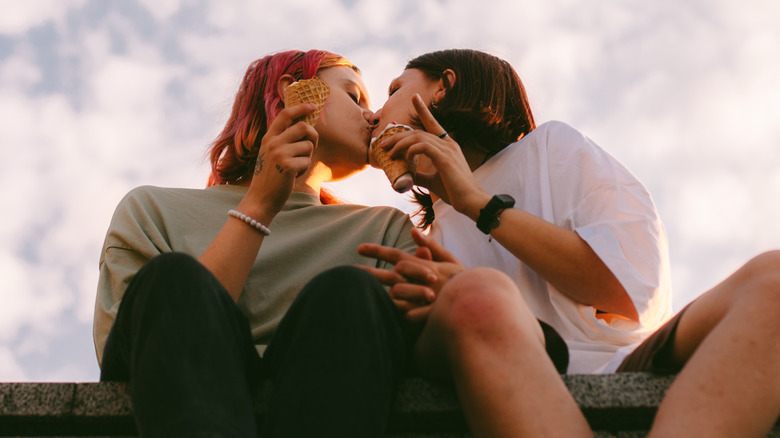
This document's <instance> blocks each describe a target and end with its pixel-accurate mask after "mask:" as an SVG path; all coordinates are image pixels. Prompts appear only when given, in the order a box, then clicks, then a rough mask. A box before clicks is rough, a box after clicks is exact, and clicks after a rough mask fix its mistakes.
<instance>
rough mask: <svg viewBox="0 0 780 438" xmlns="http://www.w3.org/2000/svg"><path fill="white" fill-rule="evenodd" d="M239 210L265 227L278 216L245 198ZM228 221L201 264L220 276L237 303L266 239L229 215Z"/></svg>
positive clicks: (202, 256)
mask: <svg viewBox="0 0 780 438" xmlns="http://www.w3.org/2000/svg"><path fill="white" fill-rule="evenodd" d="M236 210H238V211H240V212H241V213H244V214H246V215H247V216H250V217H251V218H253V219H255V220H257V221H258V222H260V223H262V224H264V225H266V226H267V225H269V224H270V223H271V221H272V220H273V218H274V216H275V214H271V213H270V212H269V211H268V210H267V209H265V208H263V207H261V206H256V205H253V203H251V202H248V201H247V200H246V198H245V200H244V201H242V202H241V203H240V204H239V205H238V207H236ZM225 218H226V222H225V225H223V226H222V229H220V231H219V233H218V234H217V235H216V236H215V237H214V240H212V241H211V243H210V244H209V246H208V247H207V248H206V250H205V251H204V252H203V254H201V256H200V257H199V258H198V261H200V262H201V263H202V264H203V265H204V266H205V267H206V268H207V269H208V270H209V271H211V273H212V274H214V276H215V277H217V279H218V280H219V281H220V283H222V286H223V287H224V288H225V289H227V291H228V293H229V294H230V296H231V297H232V298H233V301H238V299H239V297H240V296H241V291H242V290H243V289H244V284H245V283H246V280H247V278H249V273H250V272H251V270H252V266H253V265H254V263H255V260H256V259H257V254H258V252H259V251H260V247H261V245H262V243H263V239H264V238H265V236H264V235H263V234H262V233H260V232H258V231H257V230H255V229H254V228H253V227H251V226H250V225H248V224H246V223H244V222H243V221H241V220H239V219H236V218H233V217H230V216H228V215H227V212H225Z"/></svg>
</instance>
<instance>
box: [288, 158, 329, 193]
mask: <svg viewBox="0 0 780 438" xmlns="http://www.w3.org/2000/svg"><path fill="white" fill-rule="evenodd" d="M331 176H332V174H331V171H330V169H329V168H328V166H326V165H324V164H322V163H321V162H315V163H314V165H313V166H312V167H311V168H310V169H309V170H307V171H306V173H304V174H303V175H301V176H299V177H298V178H295V183H294V184H293V191H294V192H303V193H311V194H314V195H317V196H319V195H320V189H321V188H322V183H323V182H325V181H330V179H331Z"/></svg>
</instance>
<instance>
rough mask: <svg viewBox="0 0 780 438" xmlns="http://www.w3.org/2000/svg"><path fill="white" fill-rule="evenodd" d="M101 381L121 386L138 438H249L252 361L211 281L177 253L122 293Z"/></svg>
mask: <svg viewBox="0 0 780 438" xmlns="http://www.w3.org/2000/svg"><path fill="white" fill-rule="evenodd" d="M102 362H103V367H102V372H101V378H100V379H101V381H110V380H129V382H130V393H131V398H132V402H133V410H134V413H135V418H136V424H137V426H138V431H139V434H140V435H141V436H150V437H157V436H159V437H177V436H187V437H205V436H209V437H217V436H218V437H251V436H256V435H257V427H256V422H255V416H254V410H253V406H252V394H251V389H250V388H251V387H253V384H254V382H253V379H254V380H257V379H259V372H260V358H259V356H258V355H257V351H256V350H255V348H254V346H253V343H252V338H251V333H250V330H249V324H248V322H247V319H246V317H245V316H244V315H243V314H242V313H241V312H240V311H239V309H238V307H237V306H236V305H235V303H234V302H233V300H232V299H231V298H230V296H229V295H228V293H227V291H225V290H224V288H223V287H222V285H221V284H220V283H219V281H218V280H217V279H216V278H215V277H214V276H213V275H212V274H211V273H210V272H209V271H208V270H207V269H206V268H205V267H203V266H202V265H201V264H200V263H198V262H197V261H196V260H195V259H193V258H192V257H190V256H188V255H184V254H177V253H172V254H163V255H160V256H158V257H156V258H154V259H153V260H151V261H150V262H149V263H147V264H146V265H145V266H144V267H143V268H142V269H141V270H140V271H139V272H138V274H136V276H135V277H134V278H133V280H132V282H131V283H130V285H129V286H128V289H127V292H126V293H125V295H124V297H123V300H122V304H121V305H120V309H119V312H118V314H117V318H116V321H115V322H114V325H113V326H112V328H111V332H110V334H109V336H108V340H107V343H106V348H105V352H104V355H103V361H102Z"/></svg>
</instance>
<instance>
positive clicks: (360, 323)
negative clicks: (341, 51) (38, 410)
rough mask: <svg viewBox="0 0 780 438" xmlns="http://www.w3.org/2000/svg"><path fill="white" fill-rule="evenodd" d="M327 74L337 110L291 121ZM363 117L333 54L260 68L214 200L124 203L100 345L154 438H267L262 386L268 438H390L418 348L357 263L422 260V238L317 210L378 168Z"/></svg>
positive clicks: (398, 215) (107, 372) (279, 60)
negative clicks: (372, 163) (401, 384)
mask: <svg viewBox="0 0 780 438" xmlns="http://www.w3.org/2000/svg"><path fill="white" fill-rule="evenodd" d="M315 75H316V76H317V77H319V78H320V79H322V80H324V81H325V82H326V83H327V84H328V85H329V87H330V94H329V96H328V98H327V100H326V103H325V106H324V107H323V109H322V113H321V115H320V117H319V119H318V121H317V123H316V124H315V125H314V126H313V127H312V126H310V125H307V124H306V123H304V122H295V121H296V120H297V119H299V118H300V117H302V116H304V115H306V114H310V113H312V112H313V111H314V110H315V108H314V105H311V104H303V105H297V106H293V107H290V108H286V109H285V108H284V105H283V103H282V99H281V96H282V95H283V90H284V89H285V88H286V87H287V86H288V85H290V84H291V83H292V82H294V81H299V80H302V79H310V78H312V77H314V76H315ZM368 105H369V103H368V96H367V94H366V88H365V86H364V84H363V81H362V79H361V77H360V74H359V71H358V69H357V68H356V67H354V66H353V65H352V64H351V63H350V62H349V61H348V60H346V59H345V58H343V57H341V56H339V55H335V54H332V53H328V52H323V51H315V50H312V51H308V52H301V51H288V52H282V53H278V54H274V55H270V56H267V57H265V58H262V59H259V60H257V61H255V62H253V63H252V64H251V65H250V66H249V68H248V70H247V72H246V74H245V76H244V79H243V81H242V83H241V85H240V87H239V90H238V93H237V95H236V99H235V103H234V106H233V111H232V114H231V115H230V118H229V119H228V121H227V123H226V125H225V128H224V130H223V131H222V133H221V134H220V135H219V137H218V138H217V140H216V141H215V142H214V144H213V145H212V148H211V158H212V177H211V184H212V185H211V186H210V187H208V188H205V189H179V188H160V187H140V188H137V189H134V190H133V191H131V192H130V193H129V194H128V195H127V196H126V197H125V198H124V199H123V200H122V201H121V202H120V204H119V205H118V207H117V209H116V212H115V214H114V217H113V219H112V222H111V226H110V228H109V230H108V233H107V236H106V240H105V243H104V246H103V250H102V253H101V257H100V278H99V285H98V296H97V302H96V309H95V323H94V337H95V346H96V349H97V355H98V358H99V359H100V360H101V380H103V381H107V380H109V381H110V380H119V381H129V382H130V391H131V397H132V401H133V408H134V412H135V416H136V423H137V426H138V431H139V433H140V434H141V435H142V436H165V437H171V436H236V437H248V436H256V434H257V425H256V424H255V416H254V409H253V403H252V389H253V388H255V387H256V386H257V383H258V381H260V380H262V379H265V378H268V379H270V380H271V381H272V382H273V386H272V387H273V392H272V394H271V399H270V401H269V404H268V409H269V410H268V411H267V415H266V417H265V424H264V426H263V428H264V429H263V436H270V437H282V436H285V437H301V436H333V437H336V436H338V437H344V436H354V437H361V438H362V437H367V436H382V435H383V434H384V430H385V423H386V420H387V415H388V413H389V407H390V402H391V397H392V387H393V382H395V380H396V379H397V376H398V373H399V372H400V370H401V369H402V368H403V358H404V356H405V351H406V342H405V338H404V332H403V330H402V326H401V321H400V318H399V316H398V314H397V312H396V309H395V307H394V306H393V303H392V301H391V300H390V298H389V297H388V296H387V293H386V290H385V288H384V287H383V286H382V285H381V284H380V283H379V282H378V281H377V280H376V279H375V278H374V277H372V276H371V275H370V274H368V273H366V272H365V271H363V270H360V269H357V268H354V267H353V266H351V265H355V264H357V265H361V264H362V265H369V266H379V265H378V264H377V263H376V260H373V259H369V258H366V257H362V256H359V255H358V254H357V253H356V252H355V248H356V247H357V246H358V244H359V243H363V242H367V241H368V242H374V243H382V244H386V245H390V246H394V247H397V248H400V249H401V250H403V251H413V250H414V248H415V247H416V245H415V244H414V242H413V241H412V238H411V236H410V230H411V229H412V228H413V225H412V224H411V222H410V220H409V218H408V216H407V215H405V214H404V213H403V212H401V211H399V210H396V209H394V208H389V207H372V208H368V207H363V206H357V205H345V204H329V205H324V204H322V203H321V201H320V198H321V196H322V192H321V184H322V183H323V182H327V181H331V180H336V179H340V178H344V177H347V176H349V175H351V174H353V173H355V172H357V171H359V170H361V169H363V168H364V167H365V166H366V165H367V143H368V141H369V138H370V127H371V126H370V124H369V119H370V118H371V116H372V112H371V111H370V110H369V109H368V108H369V107H368ZM229 211H230V213H229ZM246 218H250V219H246ZM342 265H347V266H342ZM266 346H267V348H266ZM260 352H262V359H261V358H260V354H259V353H260Z"/></svg>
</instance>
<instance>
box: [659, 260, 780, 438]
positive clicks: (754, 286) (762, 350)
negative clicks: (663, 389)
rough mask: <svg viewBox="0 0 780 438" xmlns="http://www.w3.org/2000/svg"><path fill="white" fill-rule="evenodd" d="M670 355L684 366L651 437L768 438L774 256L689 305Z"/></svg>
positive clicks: (777, 383) (778, 404)
mask: <svg viewBox="0 0 780 438" xmlns="http://www.w3.org/2000/svg"><path fill="white" fill-rule="evenodd" d="M672 354H673V359H674V360H675V361H676V362H677V363H678V364H680V365H682V364H685V365H684V366H683V367H682V370H681V371H680V373H679V374H678V376H677V378H676V379H675V381H674V383H673V384H672V386H671V387H670V388H669V390H668V392H667V393H666V396H665V398H664V401H663V402H662V403H661V406H660V407H659V409H658V414H657V415H656V418H655V422H654V424H653V428H652V430H651V433H650V435H649V436H651V437H655V436H658V437H668V436H706V437H719V436H723V437H729V436H740V437H750V436H756V437H758V436H766V435H767V433H768V432H769V430H770V429H771V427H772V425H773V424H774V422H775V421H776V420H777V418H778V415H779V414H780V252H777V251H776V252H770V253H764V254H762V255H760V256H758V257H756V258H754V259H753V260H751V261H749V262H748V263H747V264H746V265H745V266H743V267H742V268H741V269H739V270H738V271H737V272H735V273H734V274H733V275H731V276H730V277H729V278H727V279H726V280H724V281H723V282H722V283H720V284H719V285H717V286H716V287H715V288H713V289H711V290H710V291H708V292H707V293H705V294H703V295H702V296H700V297H699V298H698V299H696V301H694V302H693V303H691V304H690V305H689V306H688V308H687V309H686V311H685V313H684V314H683V315H682V317H681V318H680V321H679V323H678V326H677V331H676V332H675V334H674V338H673V344H672Z"/></svg>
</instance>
